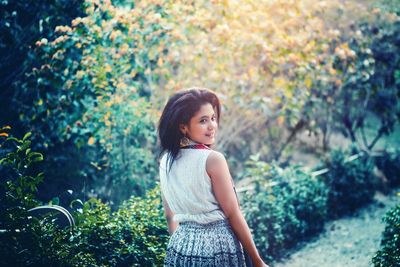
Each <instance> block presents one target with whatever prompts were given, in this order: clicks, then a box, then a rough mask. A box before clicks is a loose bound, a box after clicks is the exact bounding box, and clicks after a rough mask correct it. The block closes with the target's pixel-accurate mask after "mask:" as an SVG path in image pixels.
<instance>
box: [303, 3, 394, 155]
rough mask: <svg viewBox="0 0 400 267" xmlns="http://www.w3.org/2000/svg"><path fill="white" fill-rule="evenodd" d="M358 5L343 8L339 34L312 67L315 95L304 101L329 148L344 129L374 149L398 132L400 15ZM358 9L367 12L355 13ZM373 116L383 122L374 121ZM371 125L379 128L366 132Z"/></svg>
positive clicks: (363, 145)
mask: <svg viewBox="0 0 400 267" xmlns="http://www.w3.org/2000/svg"><path fill="white" fill-rule="evenodd" d="M355 10H357V9H353V10H352V9H349V10H346V11H344V12H341V10H340V9H339V10H338V15H337V17H336V20H335V22H333V23H335V24H337V25H336V27H337V29H336V30H335V33H336V36H335V37H334V38H331V39H330V40H329V43H328V44H329V45H327V47H326V51H327V52H328V53H324V54H322V55H321V57H320V65H319V66H317V68H316V69H314V70H313V72H312V83H310V84H312V86H311V88H310V89H311V90H310V93H311V96H310V98H309V99H308V101H307V102H306V104H305V105H304V107H303V110H304V114H306V117H308V118H309V121H310V122H312V123H311V124H309V125H308V128H310V129H311V130H312V131H313V132H320V133H322V135H323V147H324V149H327V147H328V143H329V137H330V135H331V134H332V133H333V132H334V131H340V132H341V133H342V134H343V135H344V136H345V137H348V138H350V140H351V141H352V142H353V143H355V144H357V145H358V146H359V147H360V148H362V149H365V150H371V149H372V148H373V147H374V146H375V144H376V143H377V141H378V140H379V139H380V138H381V137H382V136H387V135H389V134H390V133H392V132H393V130H394V126H395V124H396V123H397V122H398V119H399V112H400V110H399V107H400V105H399V96H398V88H399V87H398V81H397V80H398V79H397V78H396V77H397V76H398V75H397V72H398V70H399V68H400V61H399V59H400V58H399V47H400V46H399V42H398V35H399V34H398V31H399V29H400V27H399V17H398V16H396V15H394V14H392V13H385V12H384V11H382V10H380V9H378V8H375V9H373V10H372V11H371V12H368V13H367V12H365V11H363V12H358V10H357V11H355ZM360 10H362V8H361V9H360ZM355 12H357V13H360V14H363V15H362V16H360V14H354V16H351V15H350V16H349V13H350V14H351V13H355ZM354 17H358V21H357V22H355V21H354V19H353V18H354ZM349 18H350V20H349ZM338 21H339V23H337V22H338ZM371 116H374V117H376V118H377V119H378V121H379V123H377V124H370V123H369V120H368V118H370V117H371ZM370 128H371V129H373V131H375V133H374V135H373V136H372V137H371V136H367V135H366V130H367V129H370Z"/></svg>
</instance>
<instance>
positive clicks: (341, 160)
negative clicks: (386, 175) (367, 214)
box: [323, 150, 377, 218]
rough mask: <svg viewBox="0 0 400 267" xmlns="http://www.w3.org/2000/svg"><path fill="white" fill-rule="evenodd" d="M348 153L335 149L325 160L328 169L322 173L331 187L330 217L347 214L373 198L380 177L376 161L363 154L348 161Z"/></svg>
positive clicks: (329, 197) (329, 194)
mask: <svg viewBox="0 0 400 267" xmlns="http://www.w3.org/2000/svg"><path fill="white" fill-rule="evenodd" d="M347 157H348V154H347V153H345V152H343V151H340V150H334V151H332V152H331V154H330V157H329V158H328V160H327V161H326V162H325V167H327V168H328V169H329V171H328V172H327V173H326V174H324V175H323V180H324V182H325V184H326V186H327V188H328V215H329V217H331V218H335V217H339V216H341V215H347V214H350V213H351V212H353V211H355V210H356V209H358V208H360V207H361V206H363V205H365V204H368V203H370V202H371V201H372V199H373V196H374V193H375V189H376V187H377V179H376V177H375V176H374V175H373V172H372V171H373V167H374V165H373V162H372V160H371V159H370V158H368V157H367V156H364V155H361V156H360V157H358V158H357V159H355V160H352V161H347V160H346V159H347Z"/></svg>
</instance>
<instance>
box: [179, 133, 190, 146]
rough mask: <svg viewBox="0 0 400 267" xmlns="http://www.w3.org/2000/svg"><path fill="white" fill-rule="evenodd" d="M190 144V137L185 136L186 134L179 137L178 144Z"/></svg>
mask: <svg viewBox="0 0 400 267" xmlns="http://www.w3.org/2000/svg"><path fill="white" fill-rule="evenodd" d="M188 145H190V139H189V138H187V137H186V135H185V136H184V137H182V138H181V142H180V146H181V147H184V146H188Z"/></svg>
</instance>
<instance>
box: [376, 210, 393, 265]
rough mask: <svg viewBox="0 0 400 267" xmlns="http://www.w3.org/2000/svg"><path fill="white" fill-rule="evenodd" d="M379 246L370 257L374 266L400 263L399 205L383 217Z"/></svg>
mask: <svg viewBox="0 0 400 267" xmlns="http://www.w3.org/2000/svg"><path fill="white" fill-rule="evenodd" d="M384 221H385V222H386V227H385V230H384V231H383V234H382V241H381V248H380V250H379V251H378V252H377V253H376V254H375V256H374V257H373V258H372V263H373V264H374V266H375V267H395V266H399V263H400V205H397V207H395V208H393V209H392V210H390V211H389V212H388V213H387V214H386V216H385V218H384Z"/></svg>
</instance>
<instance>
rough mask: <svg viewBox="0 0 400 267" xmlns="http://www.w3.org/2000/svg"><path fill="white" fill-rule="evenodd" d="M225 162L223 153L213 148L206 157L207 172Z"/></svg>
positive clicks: (216, 168) (214, 169)
mask: <svg viewBox="0 0 400 267" xmlns="http://www.w3.org/2000/svg"><path fill="white" fill-rule="evenodd" d="M226 164H227V163H226V159H225V156H224V154H222V153H221V152H218V151H215V150H213V151H211V153H210V154H209V155H208V157H207V163H206V167H207V172H208V173H209V174H212V173H214V172H215V171H217V170H218V169H220V168H221V167H222V166H225V165H226Z"/></svg>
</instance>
